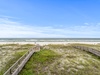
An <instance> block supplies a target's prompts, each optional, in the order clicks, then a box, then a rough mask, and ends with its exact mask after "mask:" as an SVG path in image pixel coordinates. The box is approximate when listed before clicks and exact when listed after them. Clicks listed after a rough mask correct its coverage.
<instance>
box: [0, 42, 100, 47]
mask: <svg viewBox="0 0 100 75" xmlns="http://www.w3.org/2000/svg"><path fill="white" fill-rule="evenodd" d="M75 43H77V44H100V42H0V44H39V45H41V46H43V45H48V44H75Z"/></svg>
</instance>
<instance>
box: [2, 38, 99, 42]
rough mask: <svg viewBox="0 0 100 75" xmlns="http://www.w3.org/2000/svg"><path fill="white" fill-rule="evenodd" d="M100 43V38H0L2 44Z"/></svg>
mask: <svg viewBox="0 0 100 75" xmlns="http://www.w3.org/2000/svg"><path fill="white" fill-rule="evenodd" d="M45 41H46V42H100V38H0V42H45Z"/></svg>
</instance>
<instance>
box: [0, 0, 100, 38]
mask: <svg viewBox="0 0 100 75" xmlns="http://www.w3.org/2000/svg"><path fill="white" fill-rule="evenodd" d="M0 38H100V0H0Z"/></svg>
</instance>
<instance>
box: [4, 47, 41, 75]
mask: <svg viewBox="0 0 100 75" xmlns="http://www.w3.org/2000/svg"><path fill="white" fill-rule="evenodd" d="M37 51H40V46H39V45H37V46H35V47H33V48H31V50H29V51H28V52H27V53H26V54H24V55H23V56H22V57H21V58H20V59H18V60H17V61H16V62H15V63H14V64H13V65H12V66H11V67H10V68H9V69H8V70H7V71H6V72H5V73H4V74H3V75H18V73H19V72H20V71H21V70H22V68H23V67H24V65H25V64H26V62H27V61H28V60H29V58H30V57H31V56H32V55H33V53H34V52H37Z"/></svg>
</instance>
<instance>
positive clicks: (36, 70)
mask: <svg viewBox="0 0 100 75" xmlns="http://www.w3.org/2000/svg"><path fill="white" fill-rule="evenodd" d="M19 75H100V58H98V57H97V56H95V55H93V54H91V53H89V52H86V51H82V50H80V49H76V48H73V46H72V45H51V44H50V45H45V46H43V49H42V50H41V51H40V52H37V53H35V54H33V56H32V57H31V58H30V60H29V61H28V62H27V64H26V65H25V67H24V68H23V69H22V71H21V72H20V73H19Z"/></svg>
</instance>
